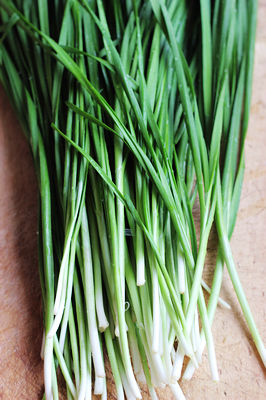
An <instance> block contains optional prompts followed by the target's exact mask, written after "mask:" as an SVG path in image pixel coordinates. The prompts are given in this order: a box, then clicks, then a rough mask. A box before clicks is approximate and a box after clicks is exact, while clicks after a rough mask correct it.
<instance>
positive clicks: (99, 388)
mask: <svg viewBox="0 0 266 400" xmlns="http://www.w3.org/2000/svg"><path fill="white" fill-rule="evenodd" d="M103 386H104V378H99V376H97V375H95V381H94V394H95V395H99V394H103Z"/></svg>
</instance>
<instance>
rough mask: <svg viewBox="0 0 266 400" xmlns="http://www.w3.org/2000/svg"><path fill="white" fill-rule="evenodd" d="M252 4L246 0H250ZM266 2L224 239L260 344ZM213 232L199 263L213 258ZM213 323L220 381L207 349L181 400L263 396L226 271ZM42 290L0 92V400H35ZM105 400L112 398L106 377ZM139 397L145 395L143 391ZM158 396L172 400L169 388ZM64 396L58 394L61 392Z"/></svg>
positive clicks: (22, 154)
mask: <svg viewBox="0 0 266 400" xmlns="http://www.w3.org/2000/svg"><path fill="white" fill-rule="evenodd" d="M251 1H252V0H251ZM265 231H266V0H261V1H260V2H259V21H258V30H257V40H256V53H255V71H254V86H253V97H252V109H251V118H250V124H249V131H248V136H247V140H246V172H245V179H244V187H243V192H242V197H241V203H240V210H239V214H238V218H237V224H236V228H235V232H234V235H233V238H232V241H231V244H232V250H233V255H234V259H235V262H236V265H237V269H238V273H239V276H240V279H241V281H242V284H243V287H244V291H245V293H246V296H247V298H248V301H249V304H250V308H251V310H252V312H253V315H254V319H255V321H256V323H257V326H258V329H259V332H260V334H261V336H262V338H263V341H264V343H265V344H266V234H265ZM216 246H217V242H216V236H215V234H214V235H213V237H212V239H211V242H210V245H209V250H210V255H209V257H208V258H207V262H206V266H205V276H206V279H207V280H208V279H209V277H210V276H211V272H212V269H213V264H214V261H215V251H216ZM221 296H222V297H223V298H224V299H225V300H226V301H227V302H228V303H230V305H231V307H232V309H231V310H229V311H228V310H224V309H222V308H221V307H218V309H217V312H216V316H215V319H214V323H213V336H214V341H215V348H216V351H217V354H216V355H217V363H218V369H219V373H220V382H219V383H218V384H214V383H212V382H211V380H210V373H209V367H208V362H207V356H206V352H205V353H204V356H203V364H202V365H201V367H200V369H199V370H198V371H197V373H196V374H195V376H194V377H193V379H192V380H191V382H188V383H183V382H181V387H182V389H183V391H184V394H185V395H186V399H187V400H196V399H197V400H204V399H206V400H212V399H214V398H215V399H217V400H220V399H229V400H246V399H250V400H253V399H256V400H264V399H265V398H266V369H265V368H264V367H263V364H262V362H261V361H260V359H259V356H258V354H257V352H256V349H255V346H254V344H253V341H252V338H251V335H250V333H249V331H248V328H247V325H246V323H245V320H244V317H243V315H242V312H241V309H240V306H239V304H238V301H237V298H236V296H235V294H234V292H233V289H232V284H231V282H230V279H229V277H228V274H227V271H225V274H224V281H223V285H222V292H221ZM41 340H42V312H41V293H40V284H39V276H38V264H37V184H36V179H35V174H34V169H33V163H32V160H31V154H30V151H29V148H28V146H27V143H26V141H25V139H24V137H23V134H22V132H21V129H20V128H19V124H18V122H17V120H16V118H15V116H14V113H13V111H12V109H11V107H10V104H9V103H8V101H7V97H6V95H5V94H4V92H3V90H2V88H1V89H0V399H1V400H16V399H20V400H26V399H29V400H40V399H41V398H42V394H43V366H42V361H41V359H40V356H39V353H40V348H41ZM107 376H108V379H109V381H110V383H109V385H108V388H109V390H110V393H109V395H108V398H110V399H115V398H116V397H115V394H114V393H115V391H114V386H113V383H112V381H111V380H110V379H111V378H110V376H111V375H110V371H109V369H108V370H107ZM143 389H144V391H143V398H144V399H149V396H148V394H147V389H146V388H143ZM158 397H159V399H160V400H163V399H172V395H171V394H170V391H169V390H168V389H166V390H164V391H161V392H158ZM61 398H62V400H63V399H64V398H65V396H64V392H62V395H61Z"/></svg>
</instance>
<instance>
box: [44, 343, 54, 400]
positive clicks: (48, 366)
mask: <svg viewBox="0 0 266 400" xmlns="http://www.w3.org/2000/svg"><path fill="white" fill-rule="evenodd" d="M52 363H53V338H47V337H46V338H45V346H44V387H45V397H46V400H53V392H52Z"/></svg>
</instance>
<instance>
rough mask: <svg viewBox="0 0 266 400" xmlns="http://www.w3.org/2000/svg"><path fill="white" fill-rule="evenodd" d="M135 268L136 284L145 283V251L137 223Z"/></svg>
mask: <svg viewBox="0 0 266 400" xmlns="http://www.w3.org/2000/svg"><path fill="white" fill-rule="evenodd" d="M136 269H137V286H142V285H144V283H145V253H144V238H143V233H142V230H141V228H140V227H139V225H137V226H136Z"/></svg>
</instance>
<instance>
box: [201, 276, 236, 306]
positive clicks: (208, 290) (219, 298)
mask: <svg viewBox="0 0 266 400" xmlns="http://www.w3.org/2000/svg"><path fill="white" fill-rule="evenodd" d="M201 286H202V287H203V288H204V289H205V290H206V292H208V293H209V294H210V293H211V288H209V286H208V285H207V284H206V283H205V282H204V280H203V279H202V280H201ZM218 302H219V303H220V304H221V306H224V307H225V308H227V309H228V310H231V306H230V304H228V303H227V302H226V301H224V300H223V299H222V298H221V297H218Z"/></svg>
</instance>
